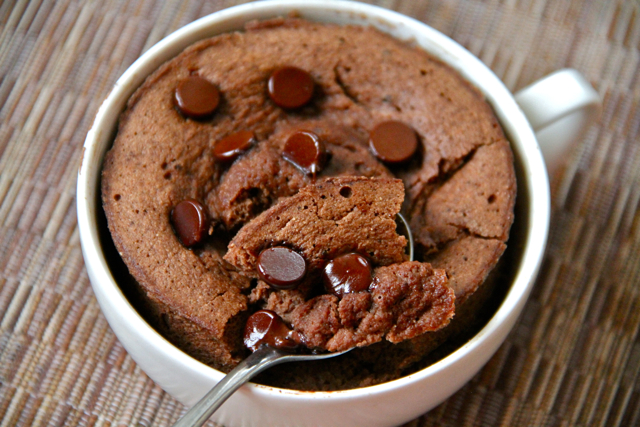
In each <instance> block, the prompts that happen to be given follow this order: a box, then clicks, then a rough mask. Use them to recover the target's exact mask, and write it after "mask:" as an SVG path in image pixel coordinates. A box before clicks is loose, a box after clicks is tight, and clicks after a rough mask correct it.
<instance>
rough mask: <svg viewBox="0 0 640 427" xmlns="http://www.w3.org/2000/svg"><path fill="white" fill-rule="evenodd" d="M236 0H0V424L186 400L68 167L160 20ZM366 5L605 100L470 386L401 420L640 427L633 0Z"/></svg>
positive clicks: (638, 145) (514, 70)
mask: <svg viewBox="0 0 640 427" xmlns="http://www.w3.org/2000/svg"><path fill="white" fill-rule="evenodd" d="M237 3H242V2H241V1H216V0H209V1H204V0H170V1H157V2H156V1H153V0H123V1H118V0H99V1H86V2H85V1H80V0H59V1H55V2H53V1H50V2H46V1H44V2H43V1H31V2H28V1H22V0H19V1H12V0H8V1H5V2H4V3H2V4H1V5H0V322H1V323H0V419H1V421H0V425H1V426H13V425H21V426H27V425H69V426H75V425H143V426H147V425H156V426H162V425H170V424H171V422H172V421H174V420H176V419H177V418H178V417H179V416H180V414H181V413H182V412H183V411H184V408H183V407H182V405H181V404H179V403H177V402H176V401H175V400H174V399H173V398H171V397H170V396H169V395H167V394H166V393H164V392H163V391H162V390H161V389H160V388H159V387H158V386H156V385H155V384H154V383H153V382H152V381H151V380H150V379H149V378H147V377H146V376H145V374H144V373H143V372H142V371H141V370H140V369H139V368H138V367H137V366H136V364H135V363H134V362H133V361H132V360H131V358H130V357H129V356H128V355H127V354H126V352H125V351H124V349H123V348H122V346H121V345H120V344H119V342H118V341H117V340H116V338H115V337H114V335H113V333H112V332H111V330H110V329H109V326H108V325H107V323H106V321H105V319H104V317H103V316H102V313H101V312H100V309H99V308H98V305H97V303H96V300H95V298H94V296H93V293H92V290H91V287H90V285H89V280H88V278H87V273H86V271H85V267H84V263H83V260H82V255H81V251H80V243H79V239H78V229H77V225H76V214H75V200H74V195H75V179H76V173H77V168H78V165H79V158H80V153H81V151H82V144H83V141H84V138H85V135H86V133H87V131H88V129H89V127H90V125H91V123H92V120H93V117H94V115H95V113H96V111H97V109H98V106H99V105H100V102H101V100H102V99H104V98H105V97H106V95H107V93H108V91H109V90H110V88H111V86H112V85H113V83H114V82H115V80H116V78H117V77H118V76H119V75H120V74H121V73H122V72H123V71H124V70H125V69H126V68H127V67H128V66H129V65H130V64H131V63H132V62H133V61H134V60H135V59H136V58H137V57H138V56H139V55H140V54H141V53H142V52H144V51H145V50H146V49H148V48H149V47H150V46H151V45H153V44H154V43H155V42H157V41H158V40H160V39H161V38H162V37H164V36H165V35H167V34H168V33H170V32H172V31H173V30H175V29H177V28H179V27H181V26H182V25H184V24H186V23H188V22H190V21H192V20H194V19H196V18H198V17H200V16H203V15H206V14H208V13H211V12H214V11H216V10H219V9H222V8H225V7H228V6H232V5H234V4H237ZM371 3H374V4H378V5H381V6H384V7H388V8H391V9H395V10H398V11H400V12H402V13H404V14H407V15H409V16H412V17H415V18H417V19H419V20H421V21H424V22H426V23H427V24H429V25H431V26H433V27H435V28H436V29H438V30H440V31H442V32H444V33H445V34H447V35H449V36H451V37H452V38H453V39H455V40H456V41H458V42H459V43H461V44H462V45H464V46H465V47H467V48H468V49H469V50H471V52H473V53H474V54H476V55H477V56H479V57H480V58H481V59H482V60H483V61H484V62H485V63H486V64H488V65H489V66H490V67H491V68H492V69H493V70H494V71H495V72H496V73H497V75H498V76H499V77H501V78H502V79H503V80H504V82H505V83H506V84H507V86H508V87H509V88H510V89H512V90H514V91H515V90H518V89H519V88H522V87H524V86H525V85H527V84H528V83H531V82H532V81H534V80H536V79H538V78H540V77H542V76H544V75H545V74H547V73H549V72H551V71H553V70H555V69H558V68H562V67H573V68H577V69H578V70H580V71H581V72H582V73H583V74H584V75H585V76H586V77H587V78H588V79H589V81H591V83H592V84H593V85H594V86H595V87H596V89H597V90H598V91H599V93H600V94H601V95H602V97H603V99H604V109H603V114H602V117H601V119H600V121H599V122H597V123H593V125H592V126H591V128H590V129H589V131H588V133H587V136H586V138H585V139H584V141H582V142H581V144H580V145H579V146H578V147H576V148H575V149H574V150H573V152H572V155H571V157H570V158H568V159H567V166H566V168H565V170H564V172H563V174H562V176H561V177H560V178H559V179H556V180H555V181H554V185H553V187H554V203H555V206H556V208H555V209H554V212H553V217H552V230H551V236H550V244H549V248H548V251H547V254H546V258H545V263H544V267H543V274H542V275H541V277H540V279H539V280H538V283H537V285H536V288H535V290H534V294H533V296H532V298H531V300H530V301H529V303H528V305H527V306H526V309H525V312H524V315H523V316H522V318H521V319H520V321H519V323H518V324H517V326H516V328H515V330H514V331H513V332H512V334H511V335H510V337H509V338H508V340H507V342H506V343H505V344H504V345H503V346H502V347H501V349H500V350H499V351H498V353H497V354H496V355H495V357H493V359H492V360H491V361H490V362H489V364H488V365H487V366H486V367H485V368H484V369H483V370H482V371H481V372H480V373H479V374H478V375H477V376H476V377H475V378H474V379H473V380H472V381H471V382H470V383H469V384H468V385H467V386H465V387H464V388H463V389H462V390H461V391H460V392H458V393H457V394H455V395H454V396H453V397H452V398H450V399H449V400H448V401H447V402H445V403H444V404H442V405H441V406H440V407H438V408H436V409H434V410H433V411H431V412H430V413H428V414H425V415H424V416H423V417H421V418H419V419H418V420H415V421H413V422H412V423H410V425H412V426H472V425H474V426H475V425H477V426H494V425H504V426H515V425H518V426H540V425H582V426H595V425H620V426H631V425H639V424H640V380H639V375H638V372H639V369H640V335H639V326H640V289H639V286H640V250H639V249H640V214H639V213H638V207H639V202H640V106H639V100H640V81H639V79H640V70H639V61H640V6H639V3H638V2H637V1H636V0H627V1H623V0H597V1H596V0H593V1H590V0H523V1H517V0H485V1H479V0H449V1H444V0H441V1H409V0H407V1H373V2H371ZM396 404H397V405H401V403H400V402H398V403H396Z"/></svg>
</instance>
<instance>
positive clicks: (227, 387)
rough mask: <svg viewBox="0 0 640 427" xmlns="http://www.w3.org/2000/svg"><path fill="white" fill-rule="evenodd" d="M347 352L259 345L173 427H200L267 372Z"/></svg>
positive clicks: (402, 225) (403, 224)
mask: <svg viewBox="0 0 640 427" xmlns="http://www.w3.org/2000/svg"><path fill="white" fill-rule="evenodd" d="M396 222H397V223H398V231H399V232H400V233H401V234H403V235H404V236H405V237H406V238H407V241H408V244H407V250H408V255H409V260H410V261H413V236H412V235H411V229H410V228H409V223H408V222H407V220H406V219H405V218H404V217H403V216H402V215H401V214H398V215H397V217H396ZM351 350H352V349H348V350H345V351H340V352H336V353H320V354H291V353H289V352H287V351H286V350H281V349H277V348H273V347H270V346H268V345H264V344H263V345H262V346H260V348H258V350H256V351H255V352H253V353H252V354H251V355H250V356H249V357H247V358H246V359H244V360H243V361H242V362H240V363H239V364H238V366H236V367H235V368H234V369H233V370H232V371H231V372H229V373H228V374H227V375H226V376H225V377H224V378H223V379H222V381H220V382H219V383H218V384H216V385H215V386H214V387H213V388H212V389H211V390H209V392H208V393H207V394H205V395H204V397H203V398H202V399H200V401H199V402H198V403H196V404H195V405H193V406H192V407H191V409H189V411H187V413H186V414H185V415H184V416H183V417H182V418H181V419H180V420H178V422H177V423H175V424H174V425H173V427H199V426H201V425H203V424H204V423H205V422H206V421H207V420H208V419H209V417H210V416H211V415H213V413H214V412H215V411H216V410H217V409H218V408H219V407H220V405H222V404H223V403H224V402H225V401H226V400H227V399H228V398H229V396H231V395H232V394H233V392H234V391H236V390H237V389H238V388H240V386H242V385H243V384H244V383H246V382H247V381H249V380H250V379H251V378H253V377H254V376H256V375H257V374H259V373H260V372H262V371H264V370H265V369H267V368H270V367H272V366H275V365H279V364H281V363H286V362H301V361H305V360H321V359H329V358H331V357H336V356H340V355H341V354H345V353H347V352H349V351H351Z"/></svg>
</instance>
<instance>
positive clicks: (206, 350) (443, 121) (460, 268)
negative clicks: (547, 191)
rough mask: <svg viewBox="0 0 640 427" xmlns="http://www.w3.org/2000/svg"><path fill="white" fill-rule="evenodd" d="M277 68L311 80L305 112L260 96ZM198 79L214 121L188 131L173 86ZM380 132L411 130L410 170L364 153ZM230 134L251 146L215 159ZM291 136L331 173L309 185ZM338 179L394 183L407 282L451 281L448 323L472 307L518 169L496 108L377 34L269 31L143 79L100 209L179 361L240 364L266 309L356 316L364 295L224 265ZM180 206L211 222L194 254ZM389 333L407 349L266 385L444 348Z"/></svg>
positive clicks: (351, 376) (374, 353)
mask: <svg viewBox="0 0 640 427" xmlns="http://www.w3.org/2000/svg"><path fill="white" fill-rule="evenodd" d="M284 66H288V67H296V68H298V69H301V70H306V72H307V73H309V75H310V76H311V77H312V79H313V82H314V84H315V86H314V89H313V93H312V97H311V99H310V101H308V102H307V103H305V104H304V105H302V106H299V107H295V108H290V107H283V106H281V105H279V104H278V103H279V102H280V103H281V102H282V101H281V100H278V99H275V98H273V97H270V95H269V89H268V81H269V79H270V76H272V75H273V74H274V72H275V71H276V70H279V69H280V68H281V67H284ZM193 76H197V77H198V78H202V79H205V80H206V81H208V82H210V83H212V84H213V85H214V86H215V87H216V88H217V89H218V90H219V93H220V98H219V101H217V102H216V106H215V111H214V112H213V113H212V114H208V113H207V114H205V115H204V116H203V117H197V118H193V117H189V115H188V114H185V112H184V111H181V110H180V109H179V108H176V102H177V101H176V88H177V87H178V86H179V85H180V84H181V82H184V81H185V79H188V78H190V77H193ZM274 99H275V100H274ZM387 121H399V122H402V123H404V124H406V125H408V126H409V127H411V128H412V129H413V130H414V131H415V134H416V135H417V138H418V141H419V145H418V149H417V151H416V153H415V154H414V155H413V156H412V157H411V159H409V160H407V161H405V162H402V163H400V164H394V163H389V162H386V163H385V162H382V161H380V160H379V159H377V158H376V156H375V155H374V153H372V152H371V150H370V149H369V146H368V141H369V137H370V133H371V131H372V129H374V127H376V125H378V124H379V123H381V122H387ZM241 131H250V132H251V135H252V139H251V141H252V142H251V143H250V144H247V148H245V149H244V150H243V151H242V153H240V154H239V155H238V156H237V157H235V158H234V159H232V160H230V161H220V157H219V156H218V157H216V151H215V148H216V146H218V145H219V143H220V141H222V140H223V139H225V138H227V137H229V136H232V135H235V134H236V133H238V132H241ZM296 132H311V133H312V134H314V135H316V136H318V138H319V139H320V140H322V142H323V144H324V147H325V149H326V159H324V158H323V161H322V163H323V164H322V165H321V167H320V170H319V171H318V173H315V172H314V173H309V172H308V171H306V170H304V168H301V167H300V165H296V164H295V162H292V161H290V160H288V159H287V158H286V157H283V155H282V152H283V150H286V147H285V145H286V143H287V141H288V139H289V138H290V137H291V135H292V134H293V133H296ZM332 176H342V177H351V178H349V179H352V178H353V177H354V176H365V177H383V178H384V179H389V178H391V177H394V176H395V177H397V178H398V179H401V180H402V181H403V183H404V187H405V189H406V197H405V199H404V202H403V204H402V212H403V213H404V215H405V216H406V217H407V218H408V219H409V221H410V224H411V229H412V232H413V233H414V237H415V239H416V246H417V249H418V251H417V252H418V261H422V262H428V263H430V265H429V264H425V263H416V265H420V266H422V267H420V268H418V267H413V266H410V268H409V267H404V268H408V271H414V270H416V269H418V270H419V269H423V270H424V271H423V272H421V273H420V274H422V275H423V276H424V275H427V276H429V277H434V278H437V279H438V281H442V280H446V282H447V283H448V285H449V286H451V288H452V289H453V291H454V293H455V300H456V316H457V313H458V312H459V310H464V305H465V304H467V301H469V306H471V305H470V304H471V302H472V301H471V300H473V297H474V295H475V294H477V293H479V292H478V289H479V288H480V287H481V286H482V285H483V283H484V281H485V278H486V276H487V274H488V273H489V272H490V271H491V270H492V269H493V268H494V266H495V265H496V263H497V262H498V259H499V258H500V256H501V254H502V252H503V251H504V250H505V247H506V241H507V239H508V235H509V229H510V226H511V224H512V221H513V206H514V203H515V191H516V182H515V173H514V169H513V159H512V154H511V151H510V147H509V144H508V142H507V140H506V139H505V137H504V134H503V132H502V129H501V128H500V126H499V123H498V121H497V119H496V118H495V116H494V115H493V112H492V111H491V108H490V106H489V105H488V104H487V103H486V102H485V101H484V99H483V97H482V96H481V94H480V93H479V92H478V91H477V90H476V89H475V88H473V87H472V86H471V85H470V84H469V83H467V82H466V81H465V80H464V79H462V78H461V77H460V76H459V75H458V74H457V73H455V72H454V71H453V70H451V69H450V68H449V67H447V66H446V65H444V64H442V63H440V62H439V61H437V60H435V59H433V58H431V57H430V56H429V55H427V54H426V53H424V52H423V51H421V50H419V49H417V48H415V47H412V46H410V45H408V44H406V43H403V42H400V41H397V40H395V39H393V38H391V37H389V36H387V35H385V34H383V33H381V32H379V31H377V30H375V29H372V28H367V27H357V26H336V25H325V24H316V23H311V22H307V21H304V20H299V19H295V18H287V19H280V18H278V19H274V20H271V21H266V22H253V23H249V24H247V26H246V29H245V31H241V32H234V33H228V34H223V35H220V36H217V37H214V38H212V39H208V40H203V41H201V42H198V43H196V44H194V45H193V46H191V47H189V48H188V49H186V50H185V51H184V52H183V53H181V54H180V55H179V56H177V57H176V58H174V59H173V60H171V61H169V62H167V63H166V64H164V65H163V66H162V67H160V69H158V70H157V71H156V72H155V73H153V74H152V75H151V76H150V77H149V78H148V79H147V80H146V81H145V83H144V84H143V85H142V86H141V87H140V88H139V89H138V90H137V91H136V93H135V94H134V95H133V96H132V97H131V99H130V100H129V103H128V105H127V109H126V111H125V112H124V113H123V114H122V116H121V119H120V125H119V130H118V134H117V136H116V139H115V141H114V144H113V147H112V149H111V150H110V151H109V152H108V154H107V156H106V158H105V162H104V167H103V177H102V198H103V207H104V211H105V214H106V217H107V221H108V226H109V230H110V232H111V236H112V238H113V241H114V243H115V246H116V248H117V249H118V252H119V253H120V256H121V257H122V259H123V260H124V262H125V263H126V265H127V267H128V269H129V272H130V273H131V274H132V276H133V277H134V278H135V280H136V282H137V283H138V285H139V287H140V288H139V289H140V291H141V297H142V301H143V302H142V305H141V306H140V307H139V308H140V310H141V312H143V313H145V315H146V317H147V319H148V320H149V322H150V323H152V324H153V326H154V327H156V329H158V330H159V331H160V332H161V333H162V334H163V335H165V336H167V337H168V338H169V339H170V340H172V341H173V342H174V343H176V345H178V346H179V347H181V348H182V349H184V350H185V351H186V352H188V353H189V354H191V355H193V356H194V357H197V358H198V359H200V360H202V361H204V362H205V363H208V364H210V365H211V366H213V367H216V368H218V369H221V370H223V371H228V370H230V369H231V368H232V367H233V366H235V365H236V364H237V363H238V362H239V361H240V360H242V358H244V357H245V356H246V355H247V354H248V350H247V349H246V348H245V347H244V346H243V343H242V331H243V328H244V324H245V322H246V319H247V317H248V316H249V315H250V314H251V313H252V312H254V311H256V310H257V309H259V308H263V307H265V306H268V307H272V308H277V309H278V310H279V311H280V312H282V313H288V316H289V317H287V316H286V315H285V320H287V321H291V322H292V321H294V319H295V318H296V316H299V315H300V312H301V311H303V310H307V309H310V307H309V305H311V304H310V303H308V302H309V301H311V300H312V298H317V297H321V299H320V300H318V301H324V300H332V301H333V302H330V301H329V305H331V304H335V305H336V307H338V308H337V310H340V305H341V304H343V305H345V306H346V305H347V302H344V303H343V302H342V301H347V300H348V301H350V304H352V305H358V304H360V305H361V306H363V307H364V306H366V305H367V304H366V301H365V302H364V303H363V302H362V301H360V300H359V299H366V298H368V297H366V296H364V297H353V296H348V297H347V298H346V299H345V298H342V299H341V300H340V299H338V300H336V299H335V298H331V297H329V296H327V294H324V293H323V292H322V291H317V292H316V294H314V293H313V292H312V291H309V293H308V294H305V293H298V294H297V295H293V294H295V292H293V291H291V290H286V289H284V290H273V289H267V288H268V287H266V285H265V284H264V283H262V281H260V280H256V279H255V277H254V276H252V274H251V273H249V274H247V273H246V272H243V271H242V268H241V266H240V265H237V266H236V267H234V266H233V265H232V264H230V263H229V262H227V261H226V260H225V259H224V257H225V256H227V258H228V259H230V258H229V257H232V256H233V253H234V250H235V249H234V248H233V247H231V248H230V249H227V245H228V243H229V241H230V240H231V239H232V238H233V237H234V236H236V238H239V237H238V236H242V233H243V230H244V229H247V227H252V226H253V227H255V225H252V224H253V222H254V221H257V220H259V219H260V217H259V215H260V214H261V212H263V211H265V210H267V209H269V208H270V207H272V206H274V205H275V204H277V203H284V204H286V203H287V200H288V199H290V198H294V197H298V195H299V194H301V193H303V192H304V191H308V190H305V189H308V188H310V187H309V185H311V184H314V183H317V182H320V181H321V180H322V179H325V178H326V177H332ZM303 194H304V193H303ZM394 197H395V196H394ZM392 199H393V201H392V200H389V203H399V201H398V200H397V198H392ZM186 200H192V201H197V202H198V203H199V204H201V205H202V207H203V209H204V212H205V213H206V216H207V217H208V221H207V224H206V225H207V227H206V233H205V237H204V239H203V240H202V241H201V242H200V243H198V244H197V245H194V246H192V247H185V246H184V244H183V242H182V241H181V240H180V239H179V238H178V236H177V234H176V227H175V224H173V223H172V220H171V216H172V212H173V211H174V209H175V208H176V206H177V205H178V204H179V203H181V202H182V201H186ZM203 230H204V228H203ZM276 231H277V230H276ZM276 231H274V233H276ZM245 234H247V233H246V232H245ZM276 234H277V233H276ZM274 238H275V237H274ZM387 249H390V250H391V249H393V248H385V250H387ZM392 252H393V250H392ZM394 256H395V255H394ZM376 262H378V261H376ZM406 264H407V263H406V262H405V260H404V259H400V258H398V257H395V258H394V257H391V258H389V261H384V262H380V264H379V265H376V269H377V270H376V274H383V273H384V274H387V273H385V271H388V270H393V269H396V268H400V267H396V266H403V265H406ZM410 264H411V263H410ZM249 265H250V263H249ZM385 265H386V266H385ZM412 265H413V264H412ZM238 267H240V269H239V268H238ZM384 269H386V270H384ZM416 271H417V270H416ZM439 271H444V272H445V273H446V277H444V276H443V275H442V274H441V273H437V272H439ZM434 272H436V273H434ZM414 273H415V271H414ZM407 274H408V273H407ZM416 274H417V273H416ZM434 280H435V279H434ZM424 283H427V282H424ZM317 293H319V294H320V295H317ZM292 295H293V296H292ZM353 295H357V294H353ZM325 302H326V301H325ZM305 304H306V305H305ZM369 307H370V306H369ZM296 310H298V311H296ZM311 311H312V308H311ZM347 317H348V316H345V319H347ZM398 321H399V320H398V319H395V320H394V322H396V323H397V322H398ZM344 322H348V320H345V321H344ZM455 322H456V318H455V317H454V319H453V320H452V322H451V326H454V324H455ZM449 328H450V327H447V328H445V329H444V330H443V331H446V330H447V329H449ZM405 329H406V328H405ZM354 331H355V332H354ZM385 333H386V335H387V338H391V340H392V341H393V340H395V341H400V340H402V342H401V343H399V344H391V343H389V342H386V343H384V342H381V343H378V344H373V345H371V346H369V347H363V348H359V349H358V350H357V351H353V352H351V353H350V354H349V357H345V358H342V357H341V358H336V359H335V360H333V361H331V362H330V364H329V365H327V364H317V365H316V364H312V365H310V366H312V367H311V368H305V369H300V370H297V369H296V368H292V369H290V372H292V373H293V372H295V373H296V374H295V377H293V376H291V377H289V379H286V378H285V377H282V378H281V379H279V380H277V381H275V380H274V381H272V380H270V379H266V380H265V381H266V382H268V383H274V384H275V383H277V385H279V386H283V387H292V388H300V389H341V388H352V387H358V386H363V385H371V384H375V383H378V382H381V381H387V380H390V379H393V378H397V377H398V376H399V375H402V374H404V373H406V372H407V368H408V367H409V366H410V365H411V364H412V363H414V362H416V361H418V360H420V359H421V358H423V357H424V356H425V355H426V354H428V352H429V351H431V350H432V349H433V347H434V346H435V344H434V343H436V342H438V343H439V342H441V338H440V336H441V335H434V337H437V338H429V337H430V333H425V334H420V335H417V336H415V337H411V338H407V339H406V340H405V339H404V338H403V337H402V335H401V334H399V335H397V336H396V335H393V334H391V335H389V332H385ZM438 334H440V332H439V333H438ZM339 335H340V336H341V337H342V338H341V339H342V341H341V342H343V343H347V344H340V345H339V346H338V345H336V346H334V347H332V348H343V347H344V346H346V345H351V344H348V343H352V344H353V345H360V344H359V343H362V342H364V341H366V338H363V339H360V338H358V333H357V328H351V335H350V336H349V337H347V335H348V334H347V333H346V332H341V333H340V334H339ZM336 336H337V335H332V337H333V338H328V339H327V340H324V338H323V340H324V341H323V344H322V345H327V343H329V342H330V340H332V339H335V340H337V338H335V337H336ZM394 337H395V338H394ZM363 340H364V341H363ZM395 341H394V342H395ZM336 342H337V341H336ZM389 346H391V347H389ZM328 347H331V345H328ZM382 349H384V351H382ZM390 349H391V350H390ZM358 367H360V370H359V371H358ZM304 371H308V372H306V373H305V372H304ZM329 371H330V372H329ZM283 378H284V379H283Z"/></svg>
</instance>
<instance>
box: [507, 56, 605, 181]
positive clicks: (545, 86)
mask: <svg viewBox="0 0 640 427" xmlns="http://www.w3.org/2000/svg"><path fill="white" fill-rule="evenodd" d="M514 97H515V100H516V102H517V103H518V105H519V106H520V108H521V109H522V111H523V112H524V115H525V116H526V117H527V119H528V120H529V123H530V124H531V127H532V128H533V131H534V132H535V134H536V138H537V139H538V144H539V145H540V149H541V151H542V155H543V157H544V160H545V163H546V165H547V170H548V172H549V176H550V177H553V176H554V175H555V174H556V173H557V172H558V170H559V169H560V167H561V166H562V164H563V162H564V160H565V159H566V157H567V154H568V151H569V148H570V147H571V145H572V143H573V142H575V141H577V140H578V139H579V138H581V137H582V136H583V135H584V132H585V131H586V130H587V128H588V126H589V125H590V124H591V123H592V121H593V120H594V119H595V118H596V116H597V115H598V113H599V111H600V103H601V100H600V96H599V95H598V92H596V91H595V90H594V89H593V87H592V86H591V84H589V82H588V81H587V80H586V79H585V78H584V77H583V76H582V74H580V73H579V72H578V71H576V70H573V69H569V68H567V69H562V70H558V71H556V72H554V73H551V74H549V75H548V76H546V77H543V78H542V79H540V80H538V81H536V82H534V83H532V84H531V85H529V86H527V87H525V88H524V89H522V90H520V91H519V92H517V93H516V94H515V95H514Z"/></svg>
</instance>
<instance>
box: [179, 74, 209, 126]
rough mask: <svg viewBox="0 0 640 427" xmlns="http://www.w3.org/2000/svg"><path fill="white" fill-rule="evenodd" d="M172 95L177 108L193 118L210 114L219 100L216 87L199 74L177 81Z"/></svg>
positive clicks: (200, 117)
mask: <svg viewBox="0 0 640 427" xmlns="http://www.w3.org/2000/svg"><path fill="white" fill-rule="evenodd" d="M174 95H175V103H176V106H177V107H178V110H180V112H181V113H182V114H184V115H185V116H187V117H191V118H194V119H202V118H205V117H207V116H210V115H211V114H213V112H214V111H215V110H216V108H217V107H218V103H219V102H220V92H219V91H218V88H217V87H215V86H214V85H213V83H211V82H210V81H208V80H205V79H203V78H202V77H199V76H191V77H187V78H186V79H184V80H182V81H181V82H180V83H178V87H176V91H175V94H174Z"/></svg>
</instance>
